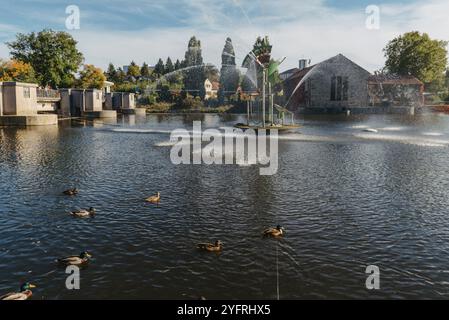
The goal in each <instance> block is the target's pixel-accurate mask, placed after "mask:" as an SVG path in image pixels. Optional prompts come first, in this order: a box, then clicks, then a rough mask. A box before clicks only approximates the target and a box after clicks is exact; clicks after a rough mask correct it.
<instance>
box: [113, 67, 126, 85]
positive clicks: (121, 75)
mask: <svg viewBox="0 0 449 320" xmlns="http://www.w3.org/2000/svg"><path fill="white" fill-rule="evenodd" d="M125 80H126V73H125V71H123V69H122V68H118V69H117V72H116V73H115V84H122V83H123V82H125Z"/></svg>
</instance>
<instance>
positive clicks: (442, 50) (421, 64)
mask: <svg viewBox="0 0 449 320" xmlns="http://www.w3.org/2000/svg"><path fill="white" fill-rule="evenodd" d="M447 44H448V43H447V41H441V40H433V39H431V38H430V37H429V35H428V34H427V33H423V34H421V33H419V32H417V31H413V32H408V33H405V34H403V35H401V36H399V37H397V38H395V39H393V40H391V41H390V42H389V43H388V44H387V46H386V47H385V49H384V54H385V58H386V59H387V60H386V62H385V69H386V71H387V72H389V73H394V74H399V75H413V76H415V77H416V78H418V79H419V80H421V81H422V82H424V83H426V84H432V86H433V87H434V88H439V87H441V86H442V85H443V84H444V75H445V71H446V67H447V49H446V46H447Z"/></svg>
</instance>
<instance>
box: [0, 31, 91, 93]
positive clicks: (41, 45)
mask: <svg viewBox="0 0 449 320" xmlns="http://www.w3.org/2000/svg"><path fill="white" fill-rule="evenodd" d="M76 45H77V42H76V41H75V40H74V39H73V37H72V36H71V35H70V34H68V33H67V32H62V31H59V32H56V31H53V30H50V29H45V30H43V31H40V32H38V33H35V32H31V33H29V34H23V33H19V34H17V36H16V40H15V41H13V42H9V43H7V46H8V47H9V49H10V50H11V56H12V57H13V58H14V59H16V60H20V61H23V62H25V63H29V64H30V65H31V66H32V67H33V69H34V71H35V72H36V77H37V80H38V82H39V84H40V85H42V86H47V85H50V86H52V87H53V88H57V87H63V86H70V85H72V84H73V81H74V79H75V73H76V72H77V71H78V68H79V66H80V65H81V63H82V62H83V54H82V53H81V52H79V51H78V49H77V48H76Z"/></svg>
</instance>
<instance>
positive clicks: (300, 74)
mask: <svg viewBox="0 0 449 320" xmlns="http://www.w3.org/2000/svg"><path fill="white" fill-rule="evenodd" d="M315 66H316V64H314V65H313V66H310V67H307V68H304V69H298V70H297V71H296V72H295V73H293V74H292V75H291V76H290V77H288V78H287V79H285V80H284V81H293V80H295V81H301V79H302V78H304V77H305V75H306V74H307V73H309V71H311V70H312V69H313V67H315Z"/></svg>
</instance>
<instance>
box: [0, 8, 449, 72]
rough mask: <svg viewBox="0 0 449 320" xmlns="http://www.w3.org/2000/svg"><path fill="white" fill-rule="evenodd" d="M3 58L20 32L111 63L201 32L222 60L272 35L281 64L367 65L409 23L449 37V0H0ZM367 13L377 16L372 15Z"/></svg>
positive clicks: (172, 50) (206, 47)
mask: <svg viewBox="0 0 449 320" xmlns="http://www.w3.org/2000/svg"><path fill="white" fill-rule="evenodd" d="M69 5H76V6H77V7H78V8H79V10H80V28H79V29H76V30H68V29H67V28H66V19H67V17H68V16H69V14H67V13H66V8H67V6H69ZM373 5H374V6H377V7H378V8H379V28H374V29H373V28H367V25H366V21H367V19H369V18H370V14H367V13H366V9H367V7H368V6H373ZM0 8H1V10H0V58H8V57H9V50H8V48H7V46H6V44H5V42H7V41H12V40H14V38H15V35H16V34H17V33H18V32H22V33H28V32H32V31H40V30H42V29H44V28H50V29H53V30H61V31H67V32H69V33H70V34H71V35H72V36H73V37H74V38H75V39H76V40H77V41H78V48H79V50H80V51H82V52H83V54H84V57H85V63H89V64H94V65H96V66H99V67H101V68H103V69H105V68H106V67H107V65H108V63H109V62H112V63H113V64H114V65H115V66H117V67H118V66H123V65H127V64H129V62H130V61H131V60H133V61H135V62H136V63H138V64H142V63H143V62H147V63H149V64H150V65H154V64H155V63H156V62H157V60H158V59H159V58H163V59H164V60H165V59H166V58H167V57H168V56H170V57H171V58H172V60H173V61H175V60H176V59H182V58H183V57H184V53H185V51H186V48H187V43H188V40H189V38H190V37H191V36H193V35H195V36H196V37H197V38H199V39H200V40H201V44H202V50H203V57H204V61H205V62H207V63H213V64H216V65H218V66H219V65H220V63H221V51H222V49H223V46H224V44H225V40H226V38H227V37H230V38H231V39H232V41H233V44H234V47H235V50H236V58H237V63H238V64H239V63H241V62H242V59H243V58H244V57H245V55H246V54H247V53H248V52H249V51H250V50H251V49H252V44H253V43H254V41H255V39H256V37H257V36H259V35H268V36H269V38H270V41H271V43H272V45H273V57H274V58H282V57H286V60H285V62H284V63H283V65H282V67H281V70H285V69H288V68H293V67H297V65H298V60H299V59H303V58H306V59H311V60H312V63H317V62H320V61H322V60H325V59H328V58H330V57H332V56H335V55H337V54H339V53H342V54H344V55H346V56H347V57H348V58H350V59H352V60H354V61H355V62H356V63H358V64H359V65H360V66H362V67H364V68H365V69H367V70H368V71H371V72H373V71H375V70H378V69H380V68H381V67H382V66H383V65H384V62H385V58H384V56H383V52H382V49H383V48H384V47H385V45H386V44H387V42H388V41H389V40H391V39H393V38H394V37H396V36H398V35H399V34H401V33H404V32H408V31H413V30H417V31H421V32H427V33H429V35H430V36H431V37H433V38H437V39H441V40H449V19H448V18H447V12H449V1H447V0H426V1H414V0H409V1H404V0H383V1H376V0H368V1H366V0H359V1H357V0H347V1H344V0H276V1H273V0H133V1H128V2H127V1H125V0H121V1H118V0H108V1H107V0H78V1H76V0H69V1H65V0H59V1H57V0H14V1H11V0H0ZM369 21H371V20H370V19H369Z"/></svg>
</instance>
